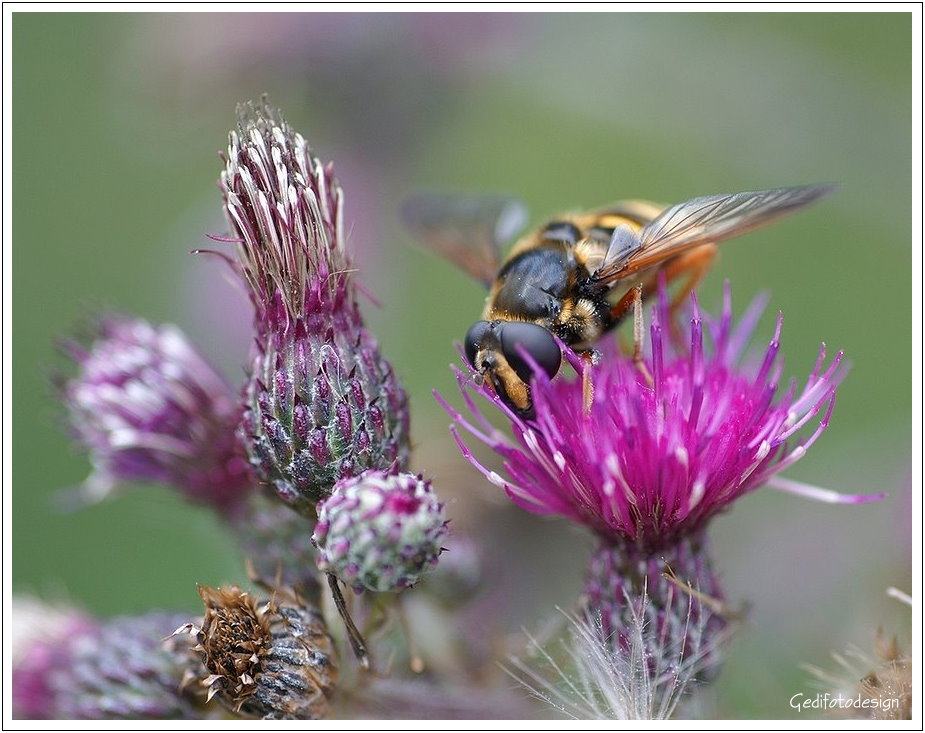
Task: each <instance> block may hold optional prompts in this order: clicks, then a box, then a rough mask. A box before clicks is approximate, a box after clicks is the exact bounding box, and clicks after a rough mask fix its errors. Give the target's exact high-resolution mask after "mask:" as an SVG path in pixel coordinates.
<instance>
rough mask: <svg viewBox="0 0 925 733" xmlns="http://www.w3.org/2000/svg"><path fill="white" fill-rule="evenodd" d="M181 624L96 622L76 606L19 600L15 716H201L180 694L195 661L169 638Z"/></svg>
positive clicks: (154, 616) (149, 619)
mask: <svg viewBox="0 0 925 733" xmlns="http://www.w3.org/2000/svg"><path fill="white" fill-rule="evenodd" d="M182 620H183V618H182V617H181V616H177V615H176V614H166V613H161V612H152V613H147V614H144V615H142V616H135V617H120V618H115V619H111V620H107V621H102V622H101V621H97V620H95V619H92V618H90V617H89V616H87V615H85V614H83V613H81V612H80V611H77V610H76V609H72V608H65V607H60V606H50V605H48V604H44V603H41V602H38V601H32V600H28V599H21V598H19V599H14V605H13V631H14V636H15V642H16V643H15V648H14V652H13V678H12V701H13V715H14V716H15V717H17V718H27V719H42V720H103V719H108V720H128V719H175V720H177V719H188V718H201V717H203V715H202V712H201V710H200V708H199V703H200V702H201V696H199V695H198V694H194V693H192V692H191V691H188V690H181V688H180V687H181V686H180V680H181V679H182V677H183V674H184V672H185V671H186V670H187V669H189V668H190V666H191V665H192V664H194V663H198V660H196V658H195V656H194V655H193V654H192V653H191V652H190V651H189V649H188V648H186V646H185V645H183V644H180V643H177V642H176V641H175V640H166V641H165V640H164V637H165V636H167V635H168V634H169V633H170V632H171V630H172V629H174V628H176V626H177V624H179V623H181V621H182Z"/></svg>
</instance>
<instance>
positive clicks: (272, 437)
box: [221, 103, 409, 516]
mask: <svg viewBox="0 0 925 733" xmlns="http://www.w3.org/2000/svg"><path fill="white" fill-rule="evenodd" d="M221 188H222V193H223V196H224V200H225V212H226V214H227V217H228V221H229V224H230V227H231V238H232V240H233V241H234V242H235V243H236V245H237V249H238V268H239V270H240V272H241V274H242V276H243V278H244V280H245V282H246V283H247V286H248V290H249V294H250V298H251V301H252V302H253V304H254V310H255V330H256V333H257V336H256V339H255V346H256V349H255V352H256V353H255V356H254V359H253V364H252V369H251V376H250V379H249V381H248V384H247V387H246V393H245V410H244V416H243V420H242V423H241V428H240V435H241V439H242V442H243V443H244V445H245V446H246V449H247V451H248V454H249V457H250V460H251V464H252V466H253V467H254V469H255V470H256V472H257V474H258V476H259V478H260V479H261V480H262V481H264V482H266V483H267V484H269V485H271V486H273V487H274V488H275V490H276V492H277V494H278V495H279V496H280V498H282V499H283V500H284V501H286V502H287V503H289V504H292V505H294V506H295V507H296V508H297V509H299V510H300V511H302V512H303V513H305V514H308V515H311V516H314V504H315V502H317V501H319V500H320V499H322V498H324V497H325V496H326V495H327V494H328V493H329V492H330V490H331V488H332V487H333V486H334V484H335V483H336V482H337V481H339V480H340V479H342V478H345V477H348V476H354V475H357V474H359V473H361V472H362V471H364V470H366V469H369V468H377V469H390V468H393V467H394V468H398V469H402V468H404V467H405V466H406V464H407V461H408V450H409V449H408V428H409V426H408V422H409V415H408V406H407V395H406V394H405V391H404V389H403V388H402V386H401V385H400V384H399V382H398V380H397V379H396V377H395V375H394V373H393V371H392V367H391V365H390V364H389V363H388V362H387V361H386V360H385V359H384V358H383V357H382V355H381V354H380V352H379V349H378V346H377V345H376V342H375V339H373V337H372V336H371V334H370V333H369V332H368V331H367V330H366V328H365V326H364V324H363V319H362V317H361V315H360V311H359V308H358V306H357V302H356V288H355V285H354V282H353V270H352V267H351V263H350V259H349V258H348V256H347V253H346V251H345V235H344V221H343V193H342V191H341V189H340V186H339V185H338V183H337V180H336V179H335V177H334V173H333V169H332V167H331V165H327V166H324V165H322V164H321V163H320V161H318V159H317V158H315V157H314V156H313V155H312V153H311V151H310V149H309V147H308V145H307V144H306V142H305V140H304V138H303V137H302V136H301V135H299V134H298V133H296V132H294V131H293V130H292V129H291V128H290V127H289V126H288V125H287V124H286V122H285V121H284V120H283V119H282V117H281V115H280V114H279V112H277V111H276V110H274V109H272V108H271V107H269V106H268V105H267V104H266V103H261V104H257V105H254V104H250V105H242V106H241V107H240V108H239V124H238V130H237V131H236V132H232V133H231V138H230V143H229V148H228V156H227V158H226V165H225V170H224V171H223V172H222V177H221Z"/></svg>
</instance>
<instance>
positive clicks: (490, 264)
mask: <svg viewBox="0 0 925 733" xmlns="http://www.w3.org/2000/svg"><path fill="white" fill-rule="evenodd" d="M401 217H402V221H403V222H404V224H405V226H406V227H407V228H408V229H409V231H411V232H412V233H413V234H414V235H415V236H416V237H417V239H418V240H419V241H420V242H421V243H423V244H424V245H425V246H427V247H428V248H430V249H433V250H435V251H436V252H438V253H440V254H441V255H443V256H444V257H446V258H447V259H448V260H450V261H451V262H453V263H455V264H456V265H458V266H459V267H461V268H462V269H463V270H464V271H465V272H467V273H469V274H470V275H471V276H472V277H474V278H475V279H476V280H478V281H479V282H481V283H483V284H484V285H485V286H486V287H489V286H490V285H491V283H492V282H493V281H494V279H495V277H496V276H497V274H498V269H499V267H500V264H501V245H502V244H506V243H507V242H509V241H510V240H511V239H512V238H513V237H514V235H516V234H517V233H518V232H519V231H520V230H521V229H523V227H524V226H525V225H526V223H527V210H526V207H525V206H524V205H523V203H521V202H520V201H519V200H518V199H516V198H513V197H510V196H487V195H452V194H417V195H415V196H411V197H409V198H408V199H406V200H405V202H404V204H402V208H401Z"/></svg>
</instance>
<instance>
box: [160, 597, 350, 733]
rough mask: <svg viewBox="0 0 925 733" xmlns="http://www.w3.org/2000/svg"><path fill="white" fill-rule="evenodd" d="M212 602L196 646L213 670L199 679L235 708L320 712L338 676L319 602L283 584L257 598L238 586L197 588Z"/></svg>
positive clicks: (259, 712)
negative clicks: (271, 593) (270, 595)
mask: <svg viewBox="0 0 925 733" xmlns="http://www.w3.org/2000/svg"><path fill="white" fill-rule="evenodd" d="M199 595H200V596H201V598H202V600H203V603H204V604H205V606H206V613H205V617H204V618H203V622H202V625H201V627H195V626H192V625H186V626H183V627H181V628H180V629H178V631H177V633H182V632H188V633H192V634H194V635H195V636H196V639H197V641H198V644H197V645H196V647H194V648H195V650H196V651H198V652H199V653H200V654H201V656H202V661H203V663H204V665H205V667H206V670H207V671H208V674H207V675H206V676H205V677H204V678H202V679H201V680H200V681H199V683H200V685H201V686H202V687H204V688H207V689H208V690H209V693H208V699H209V700H211V699H212V698H213V697H215V696H217V697H218V699H219V700H220V701H221V702H222V703H223V704H225V705H226V706H228V707H229V708H231V709H232V710H233V711H234V712H236V713H242V714H244V715H249V716H255V717H263V718H270V719H284V720H289V719H296V720H318V719H320V718H323V717H325V715H327V712H328V702H329V699H330V697H331V695H332V694H333V692H334V688H335V685H336V683H337V667H336V665H335V662H334V647H333V643H332V641H331V638H330V636H328V632H327V629H326V627H325V624H324V620H323V618H322V617H321V614H320V613H319V612H318V610H317V609H316V608H315V607H314V606H312V605H309V604H306V603H304V602H303V601H301V600H300V599H299V598H298V597H297V596H296V595H295V594H294V593H289V592H287V591H285V590H282V589H280V590H278V591H276V593H275V594H274V597H273V598H270V599H268V600H267V599H264V600H260V601H258V600H257V599H256V598H254V597H253V596H252V595H251V594H249V593H247V592H244V591H242V590H241V589H240V588H237V587H235V586H230V587H225V588H219V589H213V588H208V587H205V586H201V587H200V589H199Z"/></svg>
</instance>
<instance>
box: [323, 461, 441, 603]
mask: <svg viewBox="0 0 925 733" xmlns="http://www.w3.org/2000/svg"><path fill="white" fill-rule="evenodd" d="M445 535H446V516H445V514H444V512H443V505H442V504H441V503H440V502H439V501H438V500H437V495H436V494H435V493H434V491H433V489H432V488H431V484H430V481H426V480H424V478H422V477H421V476H414V475H411V474H406V473H398V474H389V473H385V472H382V471H367V472H366V473H364V474H362V475H360V476H357V477H356V478H348V479H344V480H343V481H341V482H339V483H338V484H337V485H336V486H335V487H334V491H333V492H332V493H331V496H330V497H328V498H327V499H325V501H324V502H323V503H322V504H320V505H319V507H318V524H317V526H316V527H315V534H314V536H313V538H312V540H313V542H314V543H315V545H316V546H317V548H318V567H319V569H321V570H322V571H324V572H329V573H333V574H334V575H336V576H337V577H338V578H340V579H341V580H342V581H344V582H345V583H348V584H350V585H352V586H353V587H354V590H356V591H358V592H359V591H361V590H362V589H363V588H367V589H369V590H373V591H389V590H397V589H400V588H407V587H409V586H411V585H414V584H415V583H417V582H418V580H420V578H421V576H422V575H423V574H424V573H425V572H426V571H428V570H430V569H431V568H433V567H435V566H436V564H437V559H438V557H439V556H440V553H441V551H442V547H441V542H442V540H443V538H444V536H445Z"/></svg>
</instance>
